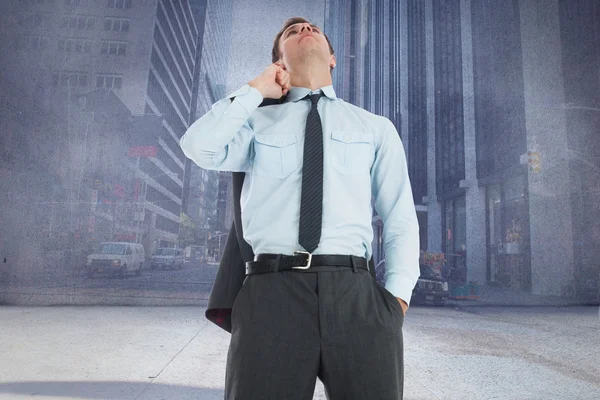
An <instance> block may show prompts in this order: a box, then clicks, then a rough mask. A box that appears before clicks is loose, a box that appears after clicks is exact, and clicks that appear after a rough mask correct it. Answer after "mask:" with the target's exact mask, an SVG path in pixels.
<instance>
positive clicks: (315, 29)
mask: <svg viewBox="0 0 600 400" xmlns="http://www.w3.org/2000/svg"><path fill="white" fill-rule="evenodd" d="M313 30H314V31H315V32H317V33H321V31H320V30H319V28H315V27H313ZM292 33H296V29H292V30H291V31H289V32H288V33H287V35H286V37H287V36H290V35H291V34H292Z"/></svg>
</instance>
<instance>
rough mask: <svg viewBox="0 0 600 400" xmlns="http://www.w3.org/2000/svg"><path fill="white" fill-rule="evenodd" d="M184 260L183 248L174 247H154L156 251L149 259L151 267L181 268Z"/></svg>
mask: <svg viewBox="0 0 600 400" xmlns="http://www.w3.org/2000/svg"><path fill="white" fill-rule="evenodd" d="M184 262H185V255H184V254H183V249H178V248H174V247H161V248H158V249H156V252H155V253H154V255H153V256H152V259H151V260H150V268H151V269H157V268H160V269H166V268H169V269H181V268H183V263H184Z"/></svg>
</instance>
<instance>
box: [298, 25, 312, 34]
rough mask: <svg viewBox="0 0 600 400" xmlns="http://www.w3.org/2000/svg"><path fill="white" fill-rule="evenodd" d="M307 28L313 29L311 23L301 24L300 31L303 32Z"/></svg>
mask: <svg viewBox="0 0 600 400" xmlns="http://www.w3.org/2000/svg"><path fill="white" fill-rule="evenodd" d="M304 28H306V29H304ZM305 30H308V31H312V27H311V26H310V24H308V23H305V24H304V25H301V26H300V33H303V32H304V31H305Z"/></svg>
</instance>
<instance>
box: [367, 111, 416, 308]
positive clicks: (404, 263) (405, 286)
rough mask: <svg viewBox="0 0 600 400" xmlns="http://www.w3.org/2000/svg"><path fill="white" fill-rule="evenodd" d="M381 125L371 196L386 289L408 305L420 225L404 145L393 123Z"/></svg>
mask: <svg viewBox="0 0 600 400" xmlns="http://www.w3.org/2000/svg"><path fill="white" fill-rule="evenodd" d="M384 123H385V128H384V129H383V133H382V135H381V136H380V140H379V143H378V145H377V148H376V152H375V161H374V163H373V167H372V171H371V177H372V181H371V182H372V183H371V193H372V195H373V196H374V199H375V210H376V211H377V213H378V214H379V215H380V217H381V219H382V221H383V239H384V250H385V265H386V271H385V276H384V280H385V288H386V289H387V290H388V291H389V292H391V293H392V294H393V295H394V296H395V297H399V298H400V299H402V300H404V301H405V302H406V304H408V305H410V299H411V296H412V291H413V289H414V287H415V285H416V283H417V280H418V279H419V275H420V269H419V255H420V251H419V246H420V243H419V222H418V219H417V211H416V208H415V204H414V200H413V194H412V188H411V185H410V180H409V177H408V167H407V163H406V154H405V153H404V146H403V145H402V141H401V139H400V135H398V131H397V130H396V127H395V126H394V124H393V123H392V122H391V121H390V120H389V119H388V118H385V122H384Z"/></svg>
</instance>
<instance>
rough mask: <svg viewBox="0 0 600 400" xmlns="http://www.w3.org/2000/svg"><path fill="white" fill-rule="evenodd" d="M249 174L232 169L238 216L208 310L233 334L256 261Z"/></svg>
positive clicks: (265, 103)
mask: <svg viewBox="0 0 600 400" xmlns="http://www.w3.org/2000/svg"><path fill="white" fill-rule="evenodd" d="M231 100H233V98H232V99H231ZM284 100H285V96H283V97H281V99H265V100H264V101H263V102H262V103H261V104H260V105H259V107H264V106H268V105H276V104H281V103H282V102H283V101H284ZM245 177H246V173H245V172H232V181H233V213H234V217H233V221H232V223H231V229H230V230H229V235H228V236H227V242H226V243H225V250H224V252H223V256H222V257H221V261H220V263H219V270H218V271H217V276H216V278H215V283H214V285H213V288H212V291H211V293H210V297H209V299H208V305H207V308H206V313H205V316H206V318H207V319H208V320H209V321H211V322H213V323H215V324H216V325H217V326H219V327H220V328H223V329H225V330H226V331H227V332H229V333H231V309H232V308H233V303H234V302H235V299H236V297H237V295H238V292H239V291H240V289H241V287H242V283H243V282H244V278H246V262H247V261H253V260H254V251H253V250H252V246H250V245H249V244H248V242H246V241H245V240H244V235H243V232H242V213H241V208H240V195H241V192H242V186H243V184H244V178H245ZM369 271H370V273H371V275H372V276H373V278H375V265H374V261H373V258H372V257H371V259H370V260H369Z"/></svg>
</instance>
